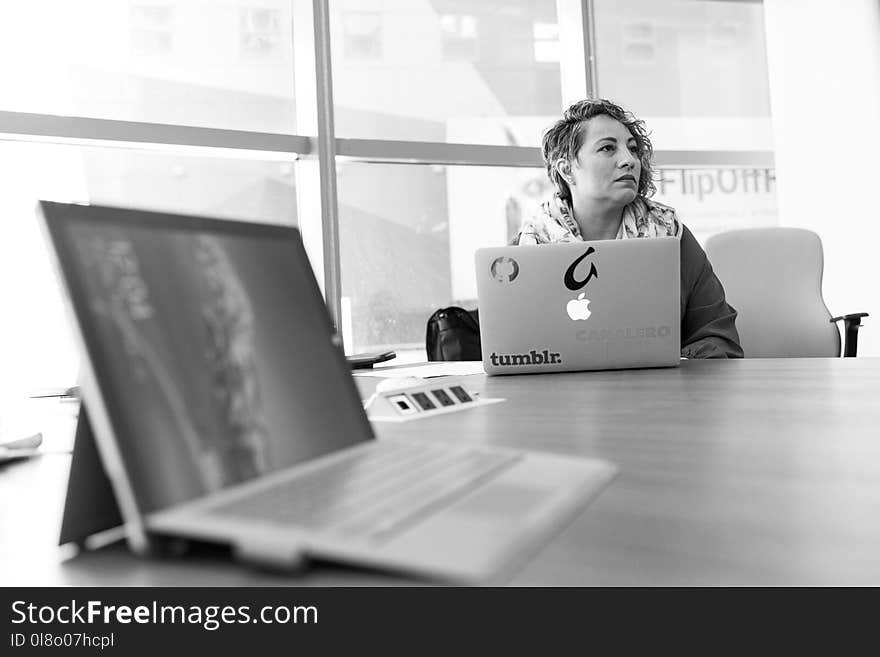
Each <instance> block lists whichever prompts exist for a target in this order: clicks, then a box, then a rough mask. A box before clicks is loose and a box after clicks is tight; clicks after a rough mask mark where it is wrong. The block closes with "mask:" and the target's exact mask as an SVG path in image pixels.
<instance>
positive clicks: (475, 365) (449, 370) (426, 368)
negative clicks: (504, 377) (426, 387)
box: [354, 360, 485, 379]
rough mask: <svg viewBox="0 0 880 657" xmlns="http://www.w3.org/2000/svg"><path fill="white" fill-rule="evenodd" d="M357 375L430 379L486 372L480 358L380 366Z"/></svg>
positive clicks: (359, 372)
mask: <svg viewBox="0 0 880 657" xmlns="http://www.w3.org/2000/svg"><path fill="white" fill-rule="evenodd" d="M354 374H355V376H375V377H380V378H383V379H387V378H390V377H401V376H411V377H416V378H420V379H429V378H432V377H435V376H468V375H470V374H485V370H483V362H482V361H479V360H462V361H443V362H437V363H427V364H425V365H415V366H413V367H394V368H390V367H380V368H375V369H372V370H362V371H356V372H355V373H354Z"/></svg>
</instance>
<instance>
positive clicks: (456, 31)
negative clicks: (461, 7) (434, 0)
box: [440, 14, 479, 61]
mask: <svg viewBox="0 0 880 657" xmlns="http://www.w3.org/2000/svg"><path fill="white" fill-rule="evenodd" d="M440 32H441V35H442V39H443V59H444V60H446V61H454V60H466V61H476V60H477V58H478V57H479V50H478V43H477V19H476V17H475V16H471V15H469V14H443V15H442V16H440Z"/></svg>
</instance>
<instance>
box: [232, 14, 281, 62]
mask: <svg viewBox="0 0 880 657" xmlns="http://www.w3.org/2000/svg"><path fill="white" fill-rule="evenodd" d="M239 16H240V22H239V29H240V32H239V34H240V36H241V42H240V43H241V54H242V56H244V57H258V58H259V57H274V56H277V55H279V54H281V12H280V11H279V10H277V9H264V8H253V7H247V8H244V9H241V10H240V14H239Z"/></svg>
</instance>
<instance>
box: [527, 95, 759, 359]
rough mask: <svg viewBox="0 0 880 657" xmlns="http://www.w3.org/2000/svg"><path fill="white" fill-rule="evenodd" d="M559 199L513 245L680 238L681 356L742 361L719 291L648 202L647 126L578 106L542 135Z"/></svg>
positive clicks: (682, 230) (693, 250) (601, 104)
mask: <svg viewBox="0 0 880 657" xmlns="http://www.w3.org/2000/svg"><path fill="white" fill-rule="evenodd" d="M542 147H543V155H544V163H545V164H546V166H547V174H548V175H549V177H550V181H551V182H552V183H553V185H554V187H555V188H556V195H555V196H554V197H553V198H552V199H551V200H549V201H545V202H544V203H543V204H542V206H541V211H540V212H539V213H538V215H537V216H536V217H534V218H532V219H530V220H527V221H525V222H524V223H523V225H522V227H521V229H520V231H519V234H518V235H517V236H516V238H515V239H514V244H520V245H522V244H549V243H552V242H574V241H592V240H608V239H633V238H648V237H663V236H673V237H676V238H678V239H680V240H681V355H682V356H683V357H685V358H742V355H743V351H742V348H741V347H740V345H739V335H738V334H737V332H736V326H735V325H734V321H735V319H736V311H735V310H734V309H733V308H732V307H731V306H730V305H729V304H728V303H727V302H726V301H725V299H724V288H722V287H721V283H720V282H719V281H718V278H717V277H716V276H715V273H714V272H713V271H712V266H711V265H710V264H709V261H708V259H707V258H706V254H705V252H704V251H703V249H702V248H701V247H700V245H699V244H698V243H697V240H696V239H694V236H693V235H692V234H691V232H690V231H689V230H688V229H687V227H686V226H684V224H682V223H681V222H680V221H679V220H678V217H676V215H675V210H674V209H672V208H670V207H669V206H666V205H663V204H662V203H657V202H656V201H651V200H649V199H650V197H651V196H652V195H653V194H654V192H655V191H656V188H655V187H654V183H653V181H652V174H653V172H652V168H651V165H652V163H651V160H652V158H653V155H654V151H653V148H652V146H651V141H650V139H649V138H648V133H647V132H646V130H645V126H644V122H643V121H640V120H638V119H636V118H635V117H634V116H633V115H632V114H630V113H629V112H627V111H626V110H624V109H623V108H621V107H619V106H618V105H615V104H614V103H612V102H610V101H607V100H582V101H580V102H578V103H575V104H574V105H572V106H571V107H569V108H568V109H567V110H566V112H565V114H564V115H563V117H562V119H560V120H559V121H557V122H556V124H555V125H554V126H553V127H552V128H550V129H549V130H548V131H547V132H546V133H544V137H543V141H542Z"/></svg>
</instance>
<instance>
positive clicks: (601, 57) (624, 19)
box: [594, 0, 773, 150]
mask: <svg viewBox="0 0 880 657" xmlns="http://www.w3.org/2000/svg"><path fill="white" fill-rule="evenodd" d="M594 8H595V25H596V28H595V34H596V63H597V68H598V71H597V83H598V89H599V94H600V95H601V96H602V97H604V98H609V99H611V100H614V101H616V102H618V103H620V104H622V105H623V106H624V107H626V108H627V109H629V110H630V111H632V112H633V113H634V114H635V115H636V116H638V117H639V118H642V119H645V120H646V121H647V122H648V126H649V127H650V128H651V129H652V130H653V140H654V147H655V148H656V149H658V150H772V148H773V145H772V132H771V127H770V98H769V87H768V82H767V53H766V44H765V40H764V8H763V5H762V4H761V3H754V2H717V1H712V2H707V1H695V0H596V1H595V3H594Z"/></svg>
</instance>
